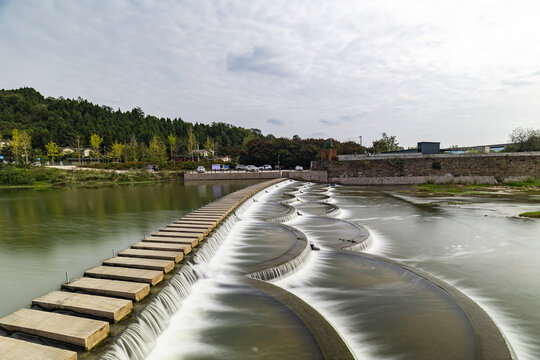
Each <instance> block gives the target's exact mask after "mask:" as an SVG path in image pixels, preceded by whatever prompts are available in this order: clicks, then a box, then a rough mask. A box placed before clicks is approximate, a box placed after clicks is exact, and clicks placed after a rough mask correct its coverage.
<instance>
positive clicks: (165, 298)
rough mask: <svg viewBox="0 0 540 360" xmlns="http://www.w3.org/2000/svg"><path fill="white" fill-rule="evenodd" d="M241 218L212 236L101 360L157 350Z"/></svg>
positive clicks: (124, 359) (129, 358)
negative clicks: (160, 341) (159, 340)
mask: <svg viewBox="0 0 540 360" xmlns="http://www.w3.org/2000/svg"><path fill="white" fill-rule="evenodd" d="M237 221H238V218H237V217H236V216H235V215H231V216H230V217H229V218H227V220H226V221H224V222H223V223H222V224H221V226H220V227H219V228H218V229H217V230H216V231H215V232H214V233H213V234H212V235H211V236H210V237H208V238H207V239H206V240H205V242H204V246H202V247H201V248H200V249H199V250H198V251H197V253H196V254H195V255H194V256H193V258H192V259H191V261H190V262H188V263H186V264H185V265H184V266H182V267H181V268H180V269H179V271H178V273H177V274H175V275H174V276H173V277H172V278H171V279H170V280H169V283H168V285H167V286H166V287H165V288H163V289H162V290H161V291H160V293H159V294H158V295H157V296H156V297H155V298H154V299H152V301H151V303H150V304H149V305H148V306H147V307H146V308H145V309H144V310H143V311H141V313H140V314H138V315H137V316H138V319H137V320H136V321H135V323H133V324H131V325H130V326H128V328H126V329H125V330H124V332H123V333H122V334H121V335H120V336H119V337H118V339H117V340H116V341H115V343H114V344H113V345H112V346H111V348H110V349H109V350H108V351H106V352H105V353H104V354H103V355H102V356H101V358H102V359H105V360H142V359H144V358H145V357H146V355H147V354H148V353H149V352H150V351H151V350H152V349H153V347H154V344H155V341H156V339H157V337H158V336H159V335H160V334H161V333H162V332H163V330H164V329H165V328H166V327H167V326H168V324H169V321H170V318H171V316H172V315H173V314H174V313H175V312H177V311H178V309H179V308H180V307H181V306H182V302H183V300H184V299H185V298H186V297H187V296H188V295H189V294H190V292H191V288H192V286H193V285H194V284H195V283H196V282H197V281H198V280H200V279H202V278H204V277H205V276H206V271H205V270H206V269H205V265H206V264H208V262H209V261H210V260H211V259H212V257H213V256H214V255H215V254H216V252H217V251H218V249H219V247H220V246H221V244H222V243H223V242H224V241H225V239H226V237H227V235H228V233H229V232H230V230H231V229H232V228H233V226H234V225H235V224H236V223H237Z"/></svg>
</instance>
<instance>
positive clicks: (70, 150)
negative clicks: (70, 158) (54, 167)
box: [60, 147, 77, 155]
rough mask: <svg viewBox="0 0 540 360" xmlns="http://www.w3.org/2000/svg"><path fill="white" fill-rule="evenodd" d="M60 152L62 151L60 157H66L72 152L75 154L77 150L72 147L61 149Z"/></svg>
mask: <svg viewBox="0 0 540 360" xmlns="http://www.w3.org/2000/svg"><path fill="white" fill-rule="evenodd" d="M60 151H62V155H68V154H73V153H74V152H77V150H76V149H75V148H72V147H61V148H60Z"/></svg>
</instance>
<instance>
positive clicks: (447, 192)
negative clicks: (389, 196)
mask: <svg viewBox="0 0 540 360" xmlns="http://www.w3.org/2000/svg"><path fill="white" fill-rule="evenodd" d="M400 192H403V193H409V194H410V193H413V194H416V195H426V196H438V195H439V196H454V195H469V196H495V195H502V194H503V195H512V194H529V195H540V179H533V178H529V179H526V180H524V181H518V182H508V183H503V184H500V185H489V184H421V185H415V186H412V187H410V188H407V189H406V190H400Z"/></svg>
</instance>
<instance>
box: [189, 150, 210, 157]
mask: <svg viewBox="0 0 540 360" xmlns="http://www.w3.org/2000/svg"><path fill="white" fill-rule="evenodd" d="M193 154H194V155H199V156H200V157H209V156H213V155H214V152H213V151H212V150H206V149H200V150H195V151H193Z"/></svg>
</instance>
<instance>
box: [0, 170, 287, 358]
mask: <svg viewBox="0 0 540 360" xmlns="http://www.w3.org/2000/svg"><path fill="white" fill-rule="evenodd" d="M280 181H282V179H274V180H270V181H266V182H263V183H259V184H256V185H252V186H249V187H246V188H244V189H242V190H239V191H236V192H234V193H232V194H229V195H226V196H224V197H222V198H221V199H219V200H216V201H214V202H213V203H210V204H208V205H205V206H204V207H202V208H201V209H199V210H196V211H194V212H192V213H190V214H187V215H185V216H183V217H182V218H180V219H178V220H176V221H174V222H173V223H172V224H170V225H167V227H165V228H163V229H161V230H159V231H157V232H156V233H154V234H151V235H150V236H148V237H145V238H144V239H142V241H138V242H136V243H134V244H133V245H132V246H131V248H130V249H125V250H123V251H120V252H118V254H117V255H118V256H115V257H113V258H110V259H107V260H105V261H104V262H103V264H102V265H100V266H96V267H94V268H91V269H89V270H87V271H85V273H84V277H81V278H78V279H74V280H71V281H69V282H67V283H65V284H63V285H62V291H53V292H50V293H48V294H45V295H42V296H40V297H38V298H36V299H34V300H33V302H32V306H33V308H32V309H28V308H22V309H19V310H17V311H15V312H14V313H12V314H9V315H7V316H5V317H3V318H0V328H2V329H3V330H4V331H7V333H8V334H14V333H19V334H20V333H22V334H24V335H23V338H24V340H21V339H20V336H19V335H17V337H19V338H18V339H16V338H15V337H12V336H0V360H7V359H10V360H18V359H21V360H22V359H24V360H27V359H30V360H32V359H48V360H73V359H77V356H82V357H83V358H87V357H88V353H87V351H90V350H92V349H94V348H95V347H96V346H98V344H99V343H100V342H102V341H104V340H105V339H106V338H107V337H108V336H109V330H110V326H109V322H111V323H116V322H120V321H122V320H124V319H126V318H132V316H130V314H131V313H132V312H133V313H136V312H137V311H140V310H141V309H142V308H144V306H145V305H141V304H139V305H136V306H134V303H133V302H135V303H137V302H139V301H141V300H143V299H144V298H146V297H148V298H152V297H153V296H155V294H157V292H158V291H159V290H160V289H161V288H162V287H163V286H162V285H160V283H162V282H167V281H168V280H167V279H168V278H170V275H167V276H168V277H167V276H166V274H167V273H173V272H175V271H176V270H175V268H177V267H178V266H181V261H182V260H183V258H184V256H185V255H186V254H189V253H190V252H191V251H192V248H194V247H197V246H198V244H199V242H201V241H203V240H204V239H205V238H206V237H207V236H208V234H210V233H211V232H212V231H213V230H214V228H216V227H217V226H218V225H219V224H220V223H221V221H223V220H224V219H225V218H226V217H227V216H228V215H229V214H230V213H231V212H233V211H234V210H235V209H236V208H237V207H238V206H239V205H241V204H242V203H243V202H244V201H245V200H247V199H248V198H249V197H251V196H253V195H254V194H256V193H257V192H259V191H261V190H264V189H265V188H267V187H269V186H272V185H274V184H276V183H277V182H280ZM152 287H155V288H154V290H152V291H151V289H152ZM72 314H73V315H72ZM103 320H106V321H103ZM114 326H120V325H114ZM111 332H115V331H112V330H111ZM45 339H47V340H45ZM105 341H107V340H105ZM42 343H47V346H45V345H42ZM83 355H84V356H83Z"/></svg>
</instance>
